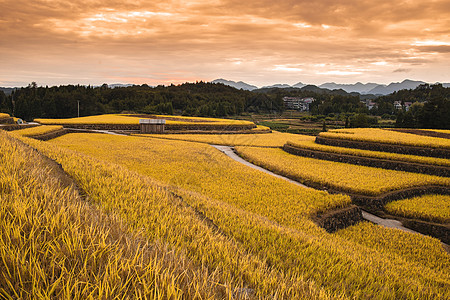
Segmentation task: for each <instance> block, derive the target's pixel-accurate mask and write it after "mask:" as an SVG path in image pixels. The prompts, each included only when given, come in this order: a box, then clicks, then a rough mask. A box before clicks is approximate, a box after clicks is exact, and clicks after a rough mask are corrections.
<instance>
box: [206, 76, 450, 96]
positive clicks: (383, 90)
mask: <svg viewBox="0 0 450 300" xmlns="http://www.w3.org/2000/svg"><path fill="white" fill-rule="evenodd" d="M212 82H213V83H223V84H225V85H229V86H232V87H235V88H237V89H244V90H249V91H253V90H256V89H258V87H256V86H254V85H250V84H247V83H245V82H242V81H239V82H234V81H231V80H225V79H216V80H213V81H212ZM424 83H426V82H424V81H414V80H409V79H406V80H403V81H402V82H392V83H390V84H388V85H385V84H378V83H365V84H364V83H361V82H357V83H354V84H339V83H335V82H327V83H324V84H321V85H319V86H317V87H319V88H321V89H328V90H344V91H345V92H347V93H359V94H372V95H388V94H391V93H393V92H396V91H399V90H405V89H407V90H409V89H415V88H416V87H418V86H419V85H421V84H424ZM442 85H443V86H444V87H450V83H443V84H442ZM306 86H308V87H310V86H311V85H307V84H304V83H302V82H299V83H296V84H294V85H289V84H274V85H270V86H264V87H262V88H261V89H270V88H281V89H284V88H304V87H306Z"/></svg>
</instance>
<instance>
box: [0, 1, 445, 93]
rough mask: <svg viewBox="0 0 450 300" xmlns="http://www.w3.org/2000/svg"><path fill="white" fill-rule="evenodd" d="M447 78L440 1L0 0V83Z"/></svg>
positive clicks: (259, 82)
mask: <svg viewBox="0 0 450 300" xmlns="http://www.w3.org/2000/svg"><path fill="white" fill-rule="evenodd" d="M217 78H225V79H228V80H234V81H240V80H242V81H244V82H246V83H249V84H253V85H256V86H259V87H261V86H264V85H270V84H276V83H287V84H295V83H298V82H303V83H308V84H321V83H325V82H337V83H355V82H363V83H366V82H376V83H389V82H398V81H403V80H404V79H413V80H422V81H426V82H429V83H434V82H450V1H449V0H427V1H423V0H420V1H418V0H407V1H402V0H399V1H392V0H376V1H375V0H359V1H355V0H277V1H273V0H247V1H245V0H208V1H203V0H198V1H181V0H175V1H170V0H166V1H159V0H151V1H141V0H102V1H93V0H71V1H60V0H33V1H30V0H0V86H26V85H28V84H29V83H31V82H33V81H34V82H36V83H37V84H38V85H43V86H45V85H49V86H52V85H61V84H83V85H84V84H85V85H87V84H91V85H100V84H102V83H108V84H112V83H132V84H144V83H146V84H148V85H158V84H164V85H168V84H171V83H174V84H179V83H183V82H195V81H200V80H202V81H211V80H214V79H217Z"/></svg>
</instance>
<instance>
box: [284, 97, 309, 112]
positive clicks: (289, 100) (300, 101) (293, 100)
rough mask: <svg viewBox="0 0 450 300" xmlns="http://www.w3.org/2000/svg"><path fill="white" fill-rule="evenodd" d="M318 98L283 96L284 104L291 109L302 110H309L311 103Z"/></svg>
mask: <svg viewBox="0 0 450 300" xmlns="http://www.w3.org/2000/svg"><path fill="white" fill-rule="evenodd" d="M315 100H316V99H314V98H312V97H308V98H300V97H283V101H284V106H285V107H286V108H289V109H295V110H300V111H309V105H310V104H311V103H313V102H314V101H315Z"/></svg>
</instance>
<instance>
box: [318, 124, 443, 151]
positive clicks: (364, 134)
mask: <svg viewBox="0 0 450 300" xmlns="http://www.w3.org/2000/svg"><path fill="white" fill-rule="evenodd" d="M319 136H321V137H326V138H332V139H345V140H352V141H365V142H377V143H388V144H396V145H406V146H421V147H437V148H445V149H449V148H450V139H444V138H436V137H430V136H419V135H415V134H410V133H403V132H398V131H392V130H386V129H379V128H350V129H335V130H330V131H327V132H321V133H320V134H319Z"/></svg>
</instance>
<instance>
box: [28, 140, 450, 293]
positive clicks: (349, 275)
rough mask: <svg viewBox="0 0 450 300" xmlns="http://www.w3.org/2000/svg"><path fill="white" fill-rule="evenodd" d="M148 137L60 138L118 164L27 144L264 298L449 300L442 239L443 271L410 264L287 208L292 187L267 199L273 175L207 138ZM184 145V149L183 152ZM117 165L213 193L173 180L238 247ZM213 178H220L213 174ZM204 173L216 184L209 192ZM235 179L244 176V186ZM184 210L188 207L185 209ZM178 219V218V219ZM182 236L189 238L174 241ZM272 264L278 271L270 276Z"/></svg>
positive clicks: (432, 249)
mask: <svg viewBox="0 0 450 300" xmlns="http://www.w3.org/2000/svg"><path fill="white" fill-rule="evenodd" d="M149 140H150V139H142V138H133V137H118V136H106V135H94V134H91V135H86V134H69V135H68V136H65V137H60V138H57V139H55V140H53V141H52V144H57V145H63V146H64V147H65V148H72V149H76V150H77V151H80V152H85V153H88V154H90V155H92V156H95V157H98V158H104V159H107V160H109V161H111V162H110V163H106V162H102V161H100V160H95V159H93V158H91V157H88V156H83V155H79V154H76V152H70V151H67V150H64V149H60V148H59V147H53V146H52V145H51V144H50V143H48V142H47V143H43V142H38V141H34V140H27V142H29V143H32V144H33V145H34V146H35V147H37V148H38V149H40V151H44V152H45V153H47V155H51V156H53V157H54V158H55V159H57V160H58V162H59V163H61V164H62V165H63V167H64V169H65V170H66V171H67V172H69V174H70V175H72V176H74V177H75V178H76V179H77V180H78V181H79V182H81V183H82V186H83V188H84V190H86V191H87V192H88V193H89V196H91V197H93V198H94V199H95V200H96V201H98V202H99V203H101V204H102V205H103V206H105V207H107V208H108V210H110V211H115V212H118V213H120V215H121V216H122V218H123V219H124V220H127V222H129V223H131V224H136V225H133V227H137V228H142V229H143V230H145V232H147V234H149V235H152V236H154V237H155V238H156V237H164V238H167V239H172V240H173V243H174V244H176V245H185V247H187V249H188V254H189V256H194V257H195V258H196V260H197V261H201V262H202V263H203V264H205V265H211V264H212V265H215V266H220V267H221V268H222V269H223V270H230V269H231V270H232V273H233V274H237V275H235V276H242V277H240V278H245V279H243V280H244V281H245V282H247V283H250V284H249V285H248V287H250V288H252V289H255V291H256V292H255V297H257V298H274V297H277V298H286V299H287V298H289V299H294V298H295V299H299V298H308V299H310V298H323V297H327V296H330V295H331V297H332V298H334V299H340V298H343V299H345V298H361V297H363V296H364V297H367V298H374V297H378V298H407V297H412V298H433V297H434V298H443V299H444V298H446V297H448V296H449V293H450V290H449V289H447V287H448V286H450V275H449V274H448V270H449V263H450V260H449V256H448V254H447V253H445V252H444V251H443V249H442V247H441V246H440V243H439V241H437V240H436V239H432V238H425V237H423V238H422V240H421V242H423V243H425V244H427V245H428V247H427V248H426V249H427V251H426V256H425V257H426V258H428V259H429V260H433V261H439V262H440V265H439V266H436V267H435V268H430V267H429V266H427V265H425V264H423V263H420V264H418V263H417V262H416V261H409V259H408V258H407V257H406V255H407V253H403V252H402V250H401V248H399V249H400V250H399V251H398V252H400V253H396V254H391V253H390V252H389V251H387V250H386V251H385V250H383V251H379V250H374V249H371V248H368V247H365V246H364V245H359V244H357V243H354V242H351V241H347V240H346V239H344V238H340V237H336V236H334V235H331V234H328V233H326V232H325V231H324V230H322V229H320V228H318V227H317V226H316V225H314V224H313V223H312V222H311V221H309V220H308V219H306V218H303V217H300V216H301V215H303V214H302V210H301V209H300V210H296V208H295V207H292V206H291V207H290V209H291V210H293V211H291V212H289V211H288V210H283V208H281V207H282V206H284V205H289V203H288V202H286V201H285V200H284V199H283V194H277V193H266V195H265V196H263V199H260V197H261V196H262V194H261V193H260V192H258V190H265V189H270V188H272V186H271V182H270V180H269V177H268V175H265V174H263V173H260V172H248V170H246V169H247V168H245V167H242V168H236V165H237V163H235V162H233V161H231V160H229V159H228V158H227V157H226V156H225V155H223V154H221V153H220V152H218V151H217V150H215V149H212V148H210V147H208V146H207V145H201V144H195V143H187V142H176V141H162V140H156V139H152V140H150V141H149ZM178 149H180V150H181V151H180V152H177V150H178ZM186 155H187V156H186ZM112 162H120V163H121V164H122V165H125V166H127V167H128V168H129V169H131V170H136V171H138V172H139V173H140V174H145V175H149V176H151V177H154V178H157V179H159V180H161V181H164V182H170V183H172V184H175V185H177V186H182V187H189V188H190V189H191V190H198V191H200V192H201V193H202V194H204V195H206V196H208V197H204V196H201V195H199V194H198V193H193V192H188V191H185V190H183V189H180V188H176V187H174V188H175V189H176V192H177V194H179V195H181V196H182V198H183V201H185V202H186V203H187V207H193V208H195V210H196V211H197V212H198V214H199V215H200V218H199V219H201V220H203V219H204V218H205V217H206V220H210V221H208V222H207V223H209V222H210V223H211V224H212V228H216V229H212V230H213V232H217V233H218V235H224V236H226V239H225V240H226V241H229V243H228V244H227V245H228V247H229V250H227V251H226V250H225V249H224V248H223V247H219V245H218V244H217V243H218V241H217V240H205V236H208V232H209V230H207V229H205V228H202V229H201V230H200V229H199V230H198V235H196V236H190V235H189V234H190V233H191V232H192V230H194V229H195V228H198V227H199V225H195V226H194V225H193V221H187V220H186V218H187V216H189V215H190V214H189V213H188V212H189V211H190V210H189V209H187V208H186V205H179V204H178V202H177V201H176V199H172V200H171V201H169V203H167V202H166V201H163V202H152V203H151V204H148V201H147V197H146V196H145V194H144V195H142V193H143V191H144V190H145V188H147V187H148V186H151V185H153V184H154V182H152V181H149V180H144V179H142V178H143V177H141V176H138V175H137V174H136V173H133V172H130V171H126V170H125V169H124V168H120V167H118V166H115V165H114V164H113V163H112ZM208 162H209V164H208ZM236 172H238V173H236ZM240 173H243V174H240ZM242 175H244V176H242ZM210 176H211V177H213V179H215V181H212V180H209V179H207V177H210ZM259 178H260V179H259ZM203 180H206V181H208V184H209V185H213V187H212V188H213V189H216V190H217V191H216V192H214V191H213V190H212V189H209V188H208V186H207V185H204V184H203V183H202V181H203ZM236 180H238V181H244V182H245V183H240V184H239V182H238V181H236ZM141 181H144V183H143V184H139V187H140V188H137V187H136V184H138V183H139V182H141ZM137 182H138V183H137ZM277 183H278V184H280V185H283V183H284V181H281V180H277ZM143 187H145V188H143ZM284 187H286V188H287V186H284ZM240 189H244V190H241V191H240V198H239V199H237V200H238V201H235V199H232V198H229V197H228V196H230V195H233V194H235V193H236V192H235V191H234V190H240ZM278 191H279V190H278ZM307 191H308V190H306V189H297V193H298V202H301V201H309V200H308V198H309V197H310V196H309V195H308V192H307ZM223 193H225V195H222V194H223ZM316 193H317V192H316ZM319 194H322V195H323V196H328V197H332V196H329V195H327V194H326V193H319ZM344 199H347V198H344ZM165 205H172V206H174V208H172V209H171V211H172V212H173V214H172V213H167V214H164V215H163V216H161V215H160V214H161V213H163V212H164V208H165ZM311 205H313V204H311ZM175 208H176V209H175ZM181 208H184V210H183V211H178V210H179V209H181ZM282 213H285V214H288V217H289V218H290V220H289V219H287V218H286V217H285V216H282V215H280V214H282ZM299 213H300V214H299ZM171 219H174V220H173V221H172V222H169V221H168V220H171ZM286 225H288V226H286ZM177 234H178V235H181V236H182V237H179V238H174V237H173V236H174V235H177ZM186 235H187V236H186ZM183 236H184V238H183ZM224 244H225V243H222V244H221V245H224ZM230 245H232V246H233V247H234V248H233V247H232V246H230ZM236 247H237V248H236ZM227 249H228V248H227ZM245 253H252V254H253V255H255V257H259V258H261V259H262V260H263V261H265V263H263V264H262V265H261V264H255V263H251V262H250V261H249V260H244V259H242V257H241V258H239V255H243V254H245ZM236 256H238V257H236ZM368 258H370V259H368ZM254 264H255V265H254ZM266 264H267V265H266ZM269 265H270V267H268V266H269ZM272 268H273V269H272ZM266 270H269V271H270V270H276V271H270V273H268V271H266ZM277 274H279V275H277ZM280 274H281V275H280ZM283 274H284V275H283ZM425 287H426V288H425Z"/></svg>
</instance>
